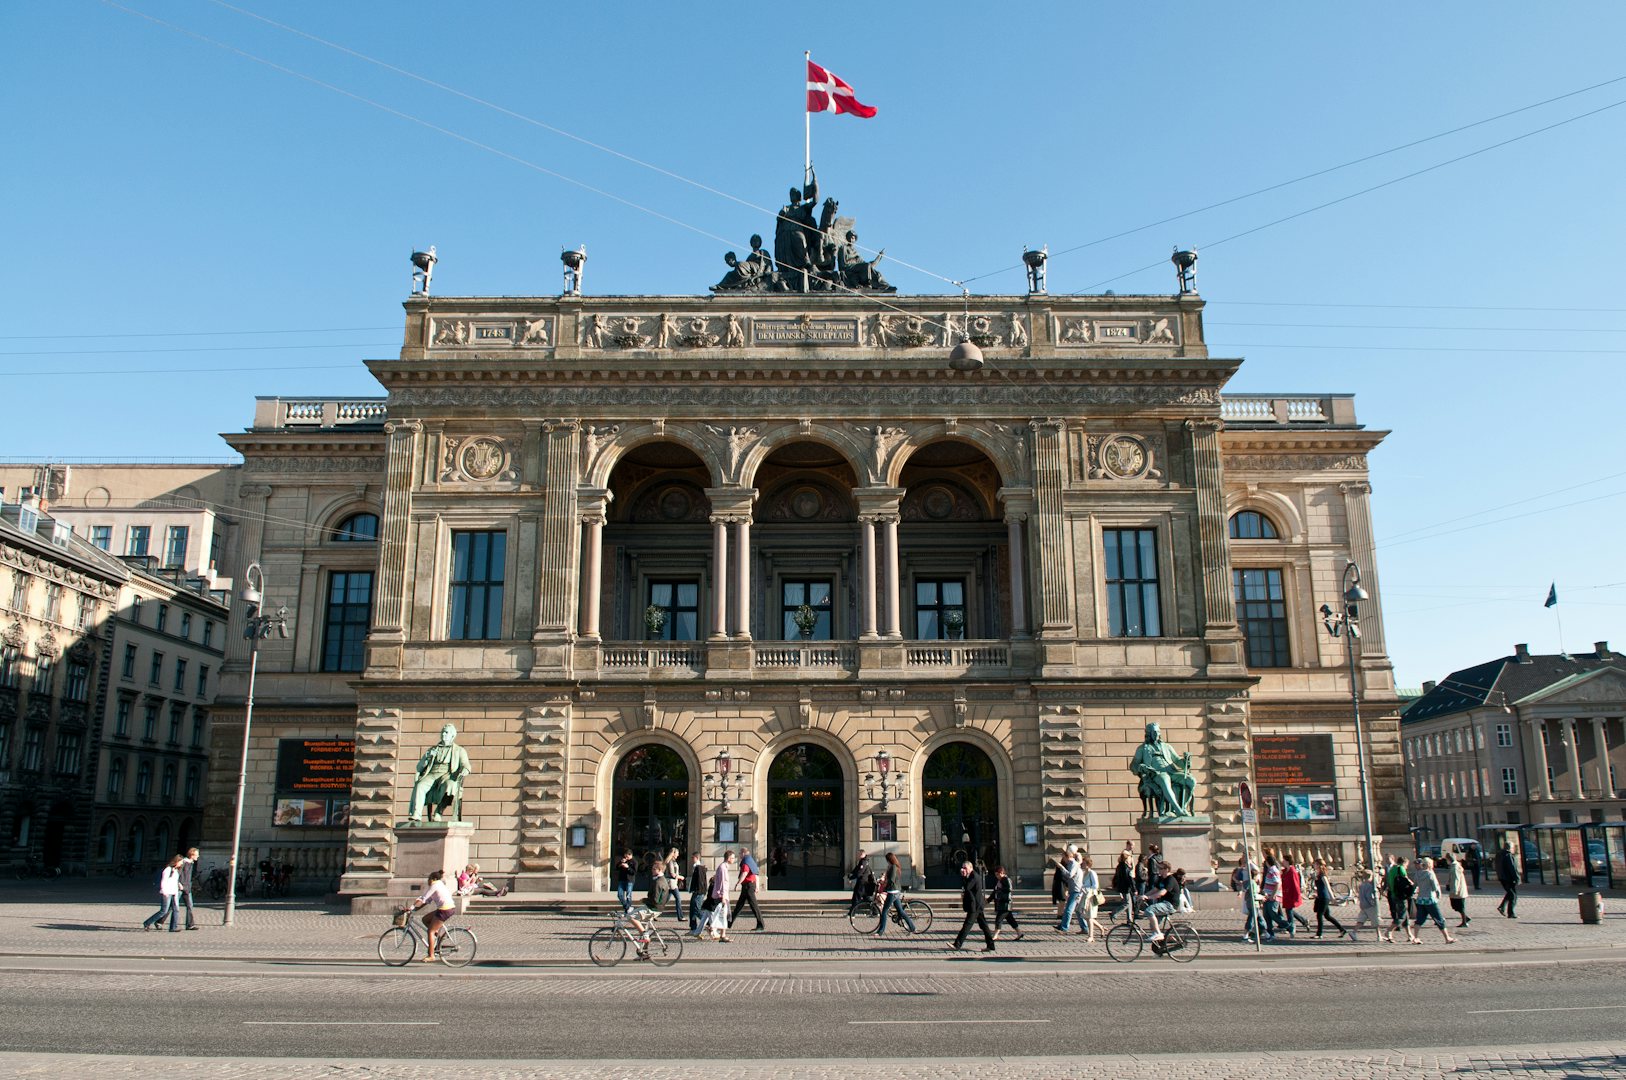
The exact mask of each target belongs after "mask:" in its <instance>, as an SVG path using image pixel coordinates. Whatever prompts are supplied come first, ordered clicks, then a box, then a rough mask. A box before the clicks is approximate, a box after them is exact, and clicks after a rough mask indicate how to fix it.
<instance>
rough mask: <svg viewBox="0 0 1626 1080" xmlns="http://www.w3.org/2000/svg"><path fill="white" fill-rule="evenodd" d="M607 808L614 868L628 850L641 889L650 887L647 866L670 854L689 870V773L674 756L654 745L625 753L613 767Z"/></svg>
mask: <svg viewBox="0 0 1626 1080" xmlns="http://www.w3.org/2000/svg"><path fill="white" fill-rule="evenodd" d="M611 806H612V809H611V817H610V865H611V866H612V867H613V866H614V865H615V862H616V860H617V859H619V858H620V857H621V852H622V851H624V850H625V849H627V848H631V849H632V853H633V855H634V856H635V857H636V858H637V860H638V880H637V883H636V884H637V887H638V888H640V889H642V888H647V887H648V885H649V864H650V863H651V862H653V861H654V860H656V859H663V858H665V857H666V852H667V851H668V850H669V849H671V848H677V849H678V855H679V856H680V857H682V858H684V859H685V862H684V864H683V865H684V867H685V868H687V866H688V863H687V854H688V850H689V768H688V766H687V765H685V764H684V763H683V759H682V758H681V757H679V756H678V753H677V751H676V750H673V749H671V748H670V747H666V746H660V745H658V744H651V745H648V746H639V747H636V748H634V749H632V750H629V751H628V752H627V756H626V757H624V758H622V759H621V763H620V764H619V765H617V766H616V767H615V785H614V791H613V794H612V796H611ZM612 877H613V875H612Z"/></svg>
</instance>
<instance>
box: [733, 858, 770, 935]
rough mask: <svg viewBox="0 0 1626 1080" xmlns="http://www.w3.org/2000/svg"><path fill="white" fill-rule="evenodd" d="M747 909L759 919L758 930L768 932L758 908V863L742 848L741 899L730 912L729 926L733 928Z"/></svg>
mask: <svg viewBox="0 0 1626 1080" xmlns="http://www.w3.org/2000/svg"><path fill="white" fill-rule="evenodd" d="M747 907H749V908H750V909H751V914H752V915H755V916H756V917H757V929H758V930H766V929H767V927H766V926H764V925H763V924H762V910H761V909H760V908H758V907H757V861H756V859H754V858H752V857H751V853H750V852H749V851H747V850H746V849H745V848H740V899H739V902H738V903H736V904H735V905H734V906H733V908H731V909H730V910H729V912H728V925H729V926H731V927H732V926H733V925H734V920H735V919H737V918H739V917H740V912H741V911H743V910H745V909H746V908H747Z"/></svg>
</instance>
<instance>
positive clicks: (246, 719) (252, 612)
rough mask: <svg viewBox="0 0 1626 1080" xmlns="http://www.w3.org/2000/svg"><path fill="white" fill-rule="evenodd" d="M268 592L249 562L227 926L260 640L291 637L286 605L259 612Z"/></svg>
mask: <svg viewBox="0 0 1626 1080" xmlns="http://www.w3.org/2000/svg"><path fill="white" fill-rule="evenodd" d="M256 580H257V581H258V584H256ZM265 592H266V584H265V570H264V569H262V568H261V567H260V564H259V563H249V565H248V569H247V570H245V571H243V591H242V592H241V593H239V594H238V597H239V599H241V600H242V601H243V603H244V604H246V605H248V615H247V617H246V618H245V619H244V620H243V636H244V637H245V638H247V639H248V700H247V701H246V702H245V703H244V707H243V756H242V759H241V761H240V763H239V764H238V767H237V808H236V814H235V819H234V821H233V824H232V830H231V861H230V862H229V863H227V865H226V916H225V919H224V921H223V925H225V926H231V925H232V924H233V921H234V919H235V916H236V914H237V856H238V851H239V849H240V848H241V847H242V844H243V792H244V790H245V789H246V788H247V786H248V737H249V730H250V725H251V724H252V723H253V722H254V676H255V673H256V672H257V671H258V670H259V665H260V641H261V639H262V638H268V637H270V636H271V631H272V630H273V629H274V630H275V631H276V633H277V636H278V637H279V638H285V637H287V636H288V609H287V607H286V606H284V607H279V608H278V609H277V610H276V613H275V614H273V615H262V614H260V609H261V605H262V604H263V603H264V601H265Z"/></svg>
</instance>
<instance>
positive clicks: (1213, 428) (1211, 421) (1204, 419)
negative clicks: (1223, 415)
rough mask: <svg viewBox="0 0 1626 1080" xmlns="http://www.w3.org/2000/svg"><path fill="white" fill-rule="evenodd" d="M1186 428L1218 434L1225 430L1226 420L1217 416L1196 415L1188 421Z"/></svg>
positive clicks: (1192, 430)
mask: <svg viewBox="0 0 1626 1080" xmlns="http://www.w3.org/2000/svg"><path fill="white" fill-rule="evenodd" d="M1186 430H1187V431H1191V432H1213V433H1215V434H1218V433H1219V432H1221V431H1224V430H1225V421H1224V420H1221V419H1220V418H1219V417H1217V416H1194V417H1192V418H1191V419H1189V420H1187V421H1186Z"/></svg>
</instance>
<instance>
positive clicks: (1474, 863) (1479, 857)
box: [1468, 844, 1484, 892]
mask: <svg viewBox="0 0 1626 1080" xmlns="http://www.w3.org/2000/svg"><path fill="white" fill-rule="evenodd" d="M1483 861H1484V854H1483V852H1481V851H1480V850H1479V845H1478V844H1474V845H1473V846H1472V847H1470V848H1469V849H1468V865H1469V866H1470V867H1471V868H1472V869H1473V874H1474V892H1478V891H1479V874H1480V865H1479V864H1480V863H1481V862H1483Z"/></svg>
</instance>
